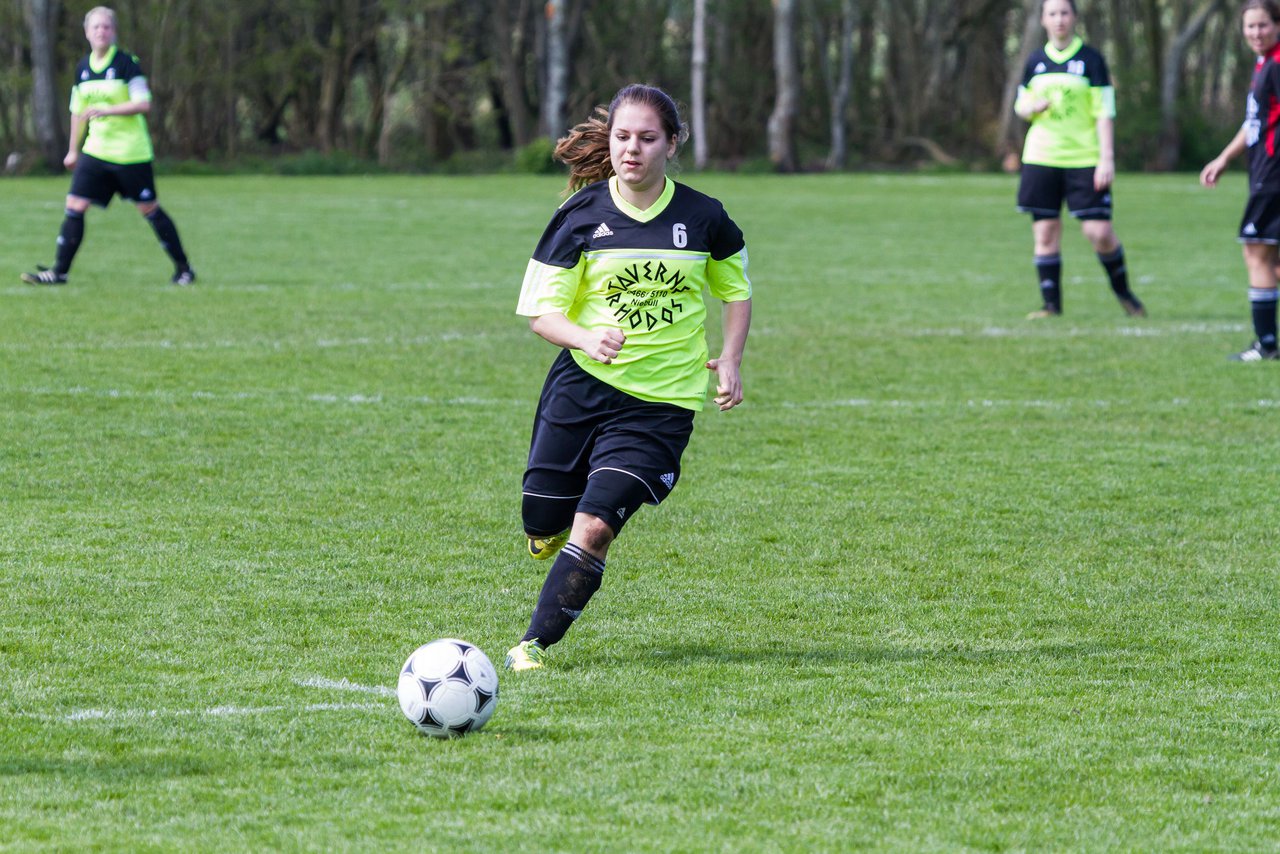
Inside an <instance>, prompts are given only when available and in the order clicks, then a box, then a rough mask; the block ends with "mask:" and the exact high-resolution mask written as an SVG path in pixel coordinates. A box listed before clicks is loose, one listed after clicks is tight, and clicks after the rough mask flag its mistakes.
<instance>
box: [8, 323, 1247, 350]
mask: <svg viewBox="0 0 1280 854" xmlns="http://www.w3.org/2000/svg"><path fill="white" fill-rule="evenodd" d="M1247 330H1248V327H1247V326H1246V325H1245V324H1243V323H1175V324H1170V325H1165V326H1159V325H1151V326H1121V327H1112V328H1097V327H1078V326H1072V327H1066V328H1063V327H1058V328H1049V327H1047V326H1045V325H1043V324H1041V325H1030V324H1029V325H1026V326H986V327H983V328H981V329H965V328H961V327H951V328H938V329H901V330H896V329H895V330H886V331H882V332H879V333H876V334H874V335H866V336H863V337H864V338H866V339H867V340H876V339H884V338H893V339H901V338H1166V337H1176V336H1180V335H1226V334H1232V335H1234V334H1239V333H1244V332H1246V331H1247ZM769 333H770V330H767V329H759V330H753V333H752V334H754V335H767V334H769ZM527 336H528V332H527V331H525V330H524V329H522V328H512V329H511V330H510V331H503V332H464V331H460V330H448V331H445V332H439V333H432V334H427V335H414V336H410V337H395V336H383V337H373V336H360V337H354V338H314V339H288V338H246V339H228V338H218V339H214V340H209V341H205V340H192V341H176V340H173V339H169V338H141V339H119V340H112V339H106V340H101V341H58V342H52V343H51V342H48V341H0V351H9V352H15V353H26V352H47V351H49V350H74V351H79V352H97V351H112V350H161V351H210V350H269V351H272V352H294V351H301V350H330V349H361V348H379V347H392V348H403V347H426V346H432V345H436V344H450V343H455V342H459V341H472V340H499V341H512V340H516V339H522V338H525V337H527Z"/></svg>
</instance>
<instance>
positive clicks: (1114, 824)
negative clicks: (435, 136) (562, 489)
mask: <svg viewBox="0 0 1280 854" xmlns="http://www.w3.org/2000/svg"><path fill="white" fill-rule="evenodd" d="M1232 177H1233V179H1234V180H1233V181H1230V182H1228V184H1227V186H1224V187H1223V188H1221V189H1219V190H1217V191H1214V192H1209V191H1203V190H1200V189H1199V188H1198V187H1197V186H1196V184H1195V179H1194V177H1193V176H1186V175H1182V176H1161V177H1152V176H1137V175H1124V176H1121V178H1120V181H1119V183H1118V190H1119V191H1118V195H1117V204H1118V208H1117V229H1118V232H1119V234H1120V237H1121V238H1122V239H1123V241H1124V244H1125V246H1126V249H1127V251H1128V256H1129V267H1130V274H1131V276H1132V279H1133V281H1134V288H1135V290H1136V292H1137V293H1138V295H1139V296H1140V297H1141V298H1142V299H1143V300H1144V301H1145V302H1146V304H1147V306H1148V309H1149V310H1150V313H1151V317H1150V318H1149V319H1146V320H1133V319H1130V318H1126V317H1125V316H1124V315H1123V314H1122V312H1121V311H1120V309H1119V307H1118V306H1117V304H1116V303H1115V301H1114V299H1113V298H1112V296H1111V295H1110V292H1109V290H1108V288H1107V286H1106V284H1105V280H1104V278H1103V273H1102V270H1101V267H1100V266H1099V264H1098V262H1097V261H1096V259H1095V258H1094V257H1093V256H1092V254H1091V252H1090V251H1089V250H1088V247H1087V244H1086V243H1085V242H1084V240H1083V238H1082V237H1081V235H1080V233H1079V229H1078V228H1077V227H1076V226H1075V225H1074V223H1071V222H1068V223H1067V231H1066V235H1065V239H1064V250H1063V254H1064V259H1065V270H1064V275H1065V284H1064V289H1065V308H1066V315H1065V316H1064V317H1062V318H1059V319H1055V320H1050V321H1041V322H1038V323H1033V322H1028V321H1026V320H1024V319H1023V317H1024V315H1025V314H1026V312H1027V311H1029V310H1030V309H1032V308H1035V307H1036V306H1037V304H1038V299H1037V292H1036V285H1035V277H1034V272H1033V269H1032V265H1031V239H1030V227H1029V223H1028V220H1027V218H1025V217H1023V216H1020V215H1018V214H1016V213H1015V212H1014V210H1013V197H1014V187H1015V180H1016V179H1013V178H1009V177H1005V176H954V177H950V176H948V177H928V176H835V177H831V176H805V177H793V178H778V177H747V176H742V177H737V176H698V175H696V174H691V175H688V176H686V180H687V181H688V183H690V184H692V185H693V186H695V187H697V188H699V189H703V190H705V191H707V192H710V193H711V194H713V195H715V196H717V197H718V198H720V199H721V200H723V201H724V203H725V205H726V207H727V208H728V210H729V211H730V213H731V214H732V215H733V216H734V218H735V219H736V220H737V221H738V223H739V224H740V225H741V226H742V227H743V229H744V231H745V232H746V235H747V240H748V245H749V247H750V257H751V273H752V278H753V281H754V283H755V287H756V296H755V321H754V328H753V330H752V333H751V338H750V341H749V343H748V347H747V361H746V364H745V367H744V379H745V384H746V393H747V402H746V404H745V405H744V406H743V407H741V408H739V409H737V410H735V411H733V412H731V413H728V414H721V413H718V412H715V411H714V410H712V409H709V410H708V411H706V412H705V413H703V414H702V415H700V416H699V420H698V425H697V428H696V430H695V433H694V437H693V440H692V443H691V445H690V447H689V450H688V452H687V453H686V455H685V459H684V477H683V479H682V481H681V484H680V486H679V488H678V489H677V490H676V491H675V492H674V494H673V495H672V497H671V498H670V500H669V501H668V502H666V503H665V504H664V505H663V506H662V507H660V508H657V509H654V508H646V509H645V510H644V511H642V512H641V513H640V514H639V515H638V516H637V518H636V519H635V521H634V522H632V523H630V524H629V525H628V527H627V529H626V531H625V532H624V534H623V536H622V537H621V538H620V539H619V541H618V542H617V544H616V545H615V547H614V548H613V550H612V551H611V552H610V555H609V569H608V571H607V573H606V578H605V584H604V588H603V590H602V591H601V592H600V594H598V595H597V597H596V598H595V600H594V601H593V602H592V604H591V606H590V607H589V608H588V609H587V612H586V614H585V615H584V617H583V619H582V620H580V621H579V622H578V624H577V625H576V626H575V628H574V629H573V630H572V632H571V633H570V634H569V636H568V638H567V639H566V640H565V641H564V642H563V643H562V644H561V645H559V646H557V647H554V648H553V650H552V656H551V665H550V666H549V667H548V668H547V669H546V670H544V671H541V672H536V673H527V674H508V673H505V672H503V673H502V674H501V683H500V685H501V696H500V698H499V702H498V707H497V712H496V713H495V715H494V717H493V719H492V721H491V722H490V723H489V725H488V727H486V728H485V729H484V730H483V731H481V732H479V733H477V734H474V735H471V736H468V737H467V738H465V739H460V740H456V741H451V742H442V741H435V740H430V739H426V738H423V737H420V736H418V735H417V734H416V733H415V732H414V729H413V727H412V726H411V725H410V724H409V723H408V722H407V721H406V720H404V718H403V717H402V716H401V713H400V711H399V708H398V707H397V705H396V701H395V698H394V696H392V691H391V689H392V686H394V684H395V681H396V674H397V671H398V668H399V667H400V665H401V663H402V662H403V660H404V658H405V656H407V655H408V654H409V652H410V651H412V650H413V649H414V647H416V646H417V645H419V644H420V643H424V642H426V641H428V640H432V639H434V638H437V637H460V638H464V639H466V640H469V641H471V642H473V643H475V644H477V645H478V646H480V647H481V648H482V649H484V650H485V651H486V652H487V653H488V654H489V656H490V658H492V659H493V660H494V661H495V663H500V662H501V659H502V656H503V654H504V653H505V651H506V649H507V647H508V646H510V645H511V644H512V643H513V642H514V641H515V640H516V639H518V638H519V636H520V634H521V633H522V632H523V630H524V628H525V625H526V623H527V619H528V615H529V611H530V609H531V608H532V605H533V602H534V600H535V598H536V595H537V591H538V589H539V587H540V586H541V583H542V579H543V574H544V572H545V569H546V566H545V565H544V564H542V563H535V562H533V561H531V560H529V559H528V558H527V557H526V556H525V555H524V553H523V552H524V543H523V539H522V537H521V533H520V522H519V485H520V475H521V473H522V470H523V463H524V455H525V453H526V450H527V442H528V431H529V426H530V423H531V419H532V413H533V407H534V403H535V400H536V397H537V394H538V391H539V389H540V386H541V383H542V379H543V375H544V372H545V370H546V367H547V365H548V364H549V362H550V361H551V359H552V357H553V355H554V352H553V348H552V347H551V346H550V345H549V344H547V343H545V342H543V341H541V340H540V339H537V338H536V337H535V336H534V335H533V334H532V333H531V332H529V330H528V328H527V325H526V324H525V322H524V321H523V320H522V319H520V318H517V317H516V316H515V315H514V313H513V309H514V304H515V299H516V295H517V293H518V290H519V285H520V280H521V277H522V275H523V272H524V268H525V264H526V262H527V260H528V257H529V254H530V252H531V251H532V248H533V245H534V243H535V242H536V240H537V238H538V236H539V234H540V233H541V230H542V228H543V226H544V225H545V223H546V221H547V220H548V218H549V217H550V214H551V212H552V210H553V209H554V207H555V205H556V204H557V202H558V197H557V193H558V191H559V189H560V182H559V181H558V180H556V179H549V178H548V179H544V178H525V177H521V178H511V177H485V178H418V177H378V178H345V179H307V178H294V179H287V178H262V177H253V178H165V177H164V176H161V182H160V190H161V192H162V194H163V200H164V203H165V206H166V208H167V209H168V210H169V211H170V213H171V214H172V216H173V218H174V220H175V221H176V223H177V224H178V227H179V229H180V230H181V232H182V235H183V238H184V241H185V242H186V244H187V247H188V251H189V253H190V255H191V257H192V261H193V263H194V265H195V267H196V269H197V271H198V272H199V274H200V281H199V283H198V284H197V285H196V286H195V287H192V288H185V289H183V288H175V287H172V286H170V285H168V284H167V281H168V276H169V272H170V271H169V267H168V262H167V260H166V259H165V257H164V255H163V254H162V252H161V250H160V249H159V247H158V246H157V245H156V242H155V239H154V237H153V236H152V234H151V231H150V229H149V228H148V227H147V225H146V224H145V222H143V221H142V220H141V219H140V218H139V217H138V216H137V215H136V213H134V212H133V211H132V210H128V209H126V208H128V207H129V206H127V205H125V204H121V203H119V202H117V204H116V205H114V206H113V207H112V208H111V209H110V210H109V211H107V212H106V213H103V212H101V211H94V212H91V214H90V215H89V220H88V229H87V234H86V239H85V243H84V246H83V248H82V250H81V253H80V257H79V259H78V261H77V263H76V266H75V268H74V270H73V271H72V277H71V284H69V285H68V286H66V287H64V288H33V287H29V286H25V285H22V284H20V283H19V282H18V273H20V272H21V271H22V270H25V269H29V268H31V265H33V264H34V263H35V262H38V261H43V262H46V263H48V262H50V261H51V260H52V251H53V239H54V237H55V235H56V234H57V229H58V225H59V222H60V219H61V211H62V196H63V194H64V193H65V187H66V182H65V181H64V180H62V179H58V180H52V179H49V180H46V179H25V180H7V181H4V182H0V221H3V222H4V223H5V237H4V241H3V242H2V243H0V686H3V687H2V688H0V850H5V851H8V850H15V851H18V850H30V849H44V848H49V849H58V850H72V849H86V848H93V849H100V850H122V851H124V850H128V851H133V850H175V849H182V850H266V849H287V850H296V849H305V850H322V849H334V850H344V849H380V850H385V849H390V850H448V851H501V850H512V851H514V850H524V851H573V852H590V851H670V850H681V851H684V850H688V851H702V850H719V851H741V850H747V851H777V850H788V851H790V850H796V851H800V850H806V851H808V850H831V851H834V850H848V849H854V848H872V849H879V848H885V849H910V850H929V849H938V850H955V849H996V850H1005V849H1022V848H1030V849H1053V850H1064V849H1072V850H1115V849H1121V850H1133V849H1147V850H1165V849H1185V850H1196V849H1217V850H1223V849H1226V850H1258V849H1263V848H1273V847H1274V846H1275V844H1276V840H1277V839H1280V788H1278V787H1277V779H1276V778H1277V762H1278V761H1280V754H1278V752H1277V741H1278V739H1280V719H1278V717H1277V703H1278V700H1280V697H1278V696H1277V694H1278V692H1277V679H1276V672H1277V664H1278V663H1280V653H1278V645H1280V617H1278V616H1277V600H1278V594H1280V584H1278V583H1277V543H1278V542H1280V533H1278V532H1280V510H1277V504H1276V497H1275V490H1276V486H1275V484H1276V480H1277V467H1278V466H1277V462H1276V456H1277V437H1278V435H1280V430H1278V426H1277V416H1280V365H1270V364H1262V365H1241V364H1231V363H1229V362H1228V361H1227V360H1226V358H1225V356H1226V355H1227V354H1228V353H1230V352H1233V351H1235V350H1239V349H1240V348H1242V347H1243V346H1245V345H1246V344H1248V343H1249V341H1250V340H1251V339H1252V331H1251V327H1250V326H1249V325H1248V320H1249V316H1248V303H1247V300H1246V294H1245V285H1246V283H1245V276H1244V268H1243V264H1242V262H1241V259H1240V253H1239V249H1238V248H1237V246H1236V245H1235V243H1234V234H1235V229H1236V227H1237V223H1238V216H1239V211H1240V209H1241V206H1242V204H1243V198H1244V187H1243V181H1242V179H1241V178H1240V173H1238V172H1237V173H1233V176H1232ZM712 334H713V338H714V335H715V331H714V330H713V333H712Z"/></svg>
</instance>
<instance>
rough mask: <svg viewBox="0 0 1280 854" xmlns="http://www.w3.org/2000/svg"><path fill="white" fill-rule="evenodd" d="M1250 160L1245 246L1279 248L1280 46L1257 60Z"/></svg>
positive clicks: (1248, 126)
mask: <svg viewBox="0 0 1280 854" xmlns="http://www.w3.org/2000/svg"><path fill="white" fill-rule="evenodd" d="M1242 130H1243V131H1244V134H1245V145H1247V146H1248V149H1247V150H1248V156H1249V202H1248V204H1247V205H1246V206H1245V212H1244V217H1243V219H1241V221H1240V240H1241V242H1244V243H1271V244H1280V44H1277V45H1276V46H1275V47H1273V48H1272V49H1271V50H1270V52H1268V53H1267V54H1266V55H1265V56H1260V57H1258V60H1257V63H1256V64H1255V65H1254V69H1253V80H1252V82H1251V83H1250V85H1249V99H1248V101H1247V102H1246V105H1245V119H1244V126H1243V128H1242Z"/></svg>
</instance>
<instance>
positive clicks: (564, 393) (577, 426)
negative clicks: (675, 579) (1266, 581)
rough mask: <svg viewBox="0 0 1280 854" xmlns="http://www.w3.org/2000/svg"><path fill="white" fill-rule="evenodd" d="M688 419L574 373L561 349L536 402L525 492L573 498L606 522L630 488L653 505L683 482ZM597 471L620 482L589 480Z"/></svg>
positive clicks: (678, 410)
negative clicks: (637, 488) (639, 489)
mask: <svg viewBox="0 0 1280 854" xmlns="http://www.w3.org/2000/svg"><path fill="white" fill-rule="evenodd" d="M693 417H694V412H693V410H691V409H685V408H684V407H682V406H675V405H673V404H670V403H651V402H649V401H646V400H640V399H639V398H636V397H632V396H631V395H629V394H627V393H625V392H622V391H618V389H616V388H614V387H613V386H611V385H609V384H608V383H604V382H601V381H600V380H598V379H596V378H595V377H593V376H591V375H590V374H588V373H587V372H586V371H584V370H582V368H580V367H578V364H577V362H575V361H574V360H573V356H572V355H570V353H569V351H568V350H564V351H562V352H561V353H560V355H559V356H557V357H556V360H555V362H554V363H552V365H551V370H550V371H549V372H548V373H547V381H546V383H545V385H543V387H542V397H541V399H540V400H539V401H538V411H537V414H536V415H535V416H534V420H533V438H532V440H531V441H530V443H529V466H528V468H527V469H526V471H525V473H524V493H525V495H526V496H537V497H542V498H558V499H578V502H577V509H578V512H582V513H592V514H593V515H595V516H598V517H600V518H602V519H607V520H610V521H612V517H615V516H616V511H617V509H618V508H619V507H623V506H626V505H627V504H629V503H631V500H630V497H629V496H630V494H633V493H634V492H635V482H639V483H640V484H642V485H643V487H644V489H643V503H645V504H658V503H660V502H661V501H662V500H663V499H664V498H666V497H667V496H668V495H669V494H671V490H672V489H674V488H675V485H676V481H678V480H679V479H680V456H681V455H682V454H683V453H684V449H685V447H686V446H687V445H688V444H689V437H690V436H691V435H692V434H693ZM601 472H611V473H618V474H620V475H621V477H608V478H594V477H593V476H594V475H597V474H600V473H601ZM609 483H612V484H619V483H621V484H624V486H622V487H620V488H613V487H607V486H606V484H609ZM614 492H618V493H621V492H628V496H622V495H615V494H611V493H614ZM637 506H638V505H637ZM617 527H620V525H615V530H616V528H617Z"/></svg>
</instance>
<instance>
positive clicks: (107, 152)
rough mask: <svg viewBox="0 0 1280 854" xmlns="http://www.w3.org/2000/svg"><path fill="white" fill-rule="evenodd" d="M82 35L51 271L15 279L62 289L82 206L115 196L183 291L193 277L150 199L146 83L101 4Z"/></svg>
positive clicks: (173, 232)
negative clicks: (156, 246) (65, 186)
mask: <svg viewBox="0 0 1280 854" xmlns="http://www.w3.org/2000/svg"><path fill="white" fill-rule="evenodd" d="M84 34H85V38H87V39H88V40H89V47H90V52H89V55H88V56H86V57H85V58H84V59H82V60H80V64H79V65H77V66H76V82H75V85H74V86H73V87H72V89H71V144H70V146H69V147H68V149H67V156H66V157H65V158H64V159H63V161H62V162H63V163H64V164H65V165H66V167H67V168H68V169H74V170H75V171H74V172H73V174H72V177H71V190H70V192H69V193H68V194H67V209H66V214H65V216H64V218H63V220H62V230H61V231H60V232H59V234H58V245H57V252H56V253H55V258H54V263H53V268H52V269H49V268H46V267H39V268H38V269H37V270H36V272H34V273H23V274H22V280H23V281H24V282H27V283H28V284H32V285H61V284H65V283H66V281H67V273H68V272H69V271H70V270H71V262H72V261H73V260H74V259H75V257H76V251H77V250H79V248H80V243H81V241H82V240H83V239H84V225H85V223H84V215H85V212H86V211H88V210H89V205H91V204H96V205H99V206H101V207H104V208H105V207H106V206H107V205H109V204H110V203H111V200H112V199H113V198H114V197H115V196H116V195H120V196H121V197H122V198H125V199H128V200H129V201H131V202H133V203H134V204H135V205H137V207H138V212H139V213H141V214H142V216H143V217H145V218H146V220H147V222H149V223H151V228H152V229H153V230H154V231H155V233H156V237H157V238H159V240H160V245H161V246H163V247H164V250H165V251H166V252H167V253H169V257H170V258H171V259H172V260H173V265H174V271H173V277H172V279H170V281H172V282H173V283H174V284H175V285H189V284H191V283H192V282H194V281H195V280H196V274H195V272H194V271H193V270H192V269H191V265H190V264H189V263H188V262H187V256H186V253H185V252H184V251H183V249H182V240H181V239H180V238H179V237H178V229H177V227H176V226H174V224H173V220H171V219H169V215H168V214H166V213H165V212H164V209H163V208H161V207H160V204H159V202H158V201H157V198H156V185H155V177H154V175H153V173H152V167H151V162H152V160H153V159H154V157H155V155H154V152H153V151H152V148H151V135H150V133H149V132H148V131H147V120H146V114H147V113H148V112H150V110H151V91H150V89H149V88H148V87H147V78H146V77H145V76H143V74H142V68H141V67H140V66H139V64H138V57H136V56H134V55H133V54H131V53H129V52H128V51H126V50H121V49H120V48H118V47H117V46H116V14H115V12H113V11H111V10H110V9H108V8H107V7H105V6H98V7H95V8H93V9H90V10H89V14H87V15H85V18H84ZM82 143H83V149H82V147H81V146H82Z"/></svg>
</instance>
